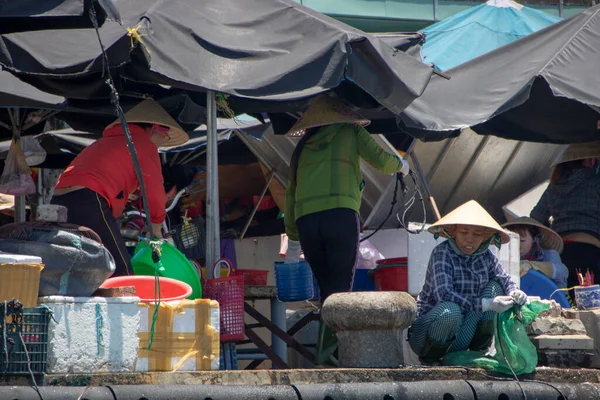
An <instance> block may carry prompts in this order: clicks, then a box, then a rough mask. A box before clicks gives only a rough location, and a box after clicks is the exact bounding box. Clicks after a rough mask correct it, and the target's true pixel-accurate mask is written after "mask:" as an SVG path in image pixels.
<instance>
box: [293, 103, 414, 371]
mask: <svg viewBox="0 0 600 400" xmlns="http://www.w3.org/2000/svg"><path fill="white" fill-rule="evenodd" d="M368 122H369V121H368V120H365V119H364V118H362V117H361V116H360V115H358V114H357V113H355V112H354V111H352V110H351V109H350V108H349V106H348V105H346V104H344V103H342V102H341V101H338V100H335V99H333V98H331V97H329V96H328V95H320V96H319V97H317V98H316V99H315V100H314V101H313V103H312V104H311V105H310V107H309V108H308V110H307V111H306V112H305V113H304V114H303V115H302V117H301V118H300V119H299V120H298V122H297V123H296V124H295V125H294V126H293V127H292V129H291V130H290V132H289V135H290V136H299V135H304V136H303V137H302V139H301V140H300V142H299V143H298V145H297V146H296V149H295V151H294V154H293V155H292V159H291V162H290V179H289V180H288V185H287V190H286V199H285V229H286V233H287V235H288V237H289V241H288V251H287V255H286V261H285V262H297V261H298V258H299V255H300V243H301V244H302V250H304V256H305V258H306V260H307V261H308V263H309V264H310V267H311V269H312V271H313V273H314V276H315V278H316V279H317V282H318V285H319V290H320V294H321V301H325V299H326V298H327V297H328V296H329V295H331V294H333V293H338V292H347V291H350V289H351V287H352V280H353V277H354V267H355V265H356V261H357V251H358V244H359V235H360V222H359V216H358V212H359V209H360V203H361V197H362V191H363V189H364V185H365V183H364V181H363V178H362V175H361V172H360V159H361V158H362V159H363V160H364V161H366V162H367V163H369V164H370V165H372V166H373V167H374V168H376V169H377V170H379V171H381V172H383V173H386V174H393V173H397V172H401V173H403V174H405V175H406V174H407V173H408V163H407V162H406V161H404V160H403V159H402V158H400V157H399V156H397V155H394V154H391V153H387V152H385V151H384V150H383V149H382V148H381V147H380V146H379V145H378V144H377V142H375V140H374V139H373V138H372V137H371V135H370V134H369V132H368V131H367V130H366V129H365V128H363V126H364V125H366V124H368ZM325 348H328V349H330V350H331V349H333V350H335V335H334V334H333V333H331V332H330V331H328V330H327V328H326V327H325V325H324V324H321V326H320V330H319V341H318V343H317V364H324V363H327V362H328V359H329V355H328V354H327V353H328V352H326V351H325V350H324V349H325Z"/></svg>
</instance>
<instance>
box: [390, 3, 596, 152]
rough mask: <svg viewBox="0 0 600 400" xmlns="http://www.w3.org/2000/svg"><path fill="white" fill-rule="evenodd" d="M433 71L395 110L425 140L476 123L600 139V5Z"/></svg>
mask: <svg viewBox="0 0 600 400" xmlns="http://www.w3.org/2000/svg"><path fill="white" fill-rule="evenodd" d="M446 73H447V74H448V75H450V76H451V77H452V79H451V80H449V81H447V80H445V79H442V78H440V77H435V78H434V79H432V80H431V83H430V84H429V86H428V87H427V90H426V91H425V93H424V94H423V96H421V97H420V98H419V99H417V100H416V101H415V102H413V103H412V104H411V105H410V107H408V108H407V109H406V110H405V111H404V112H403V113H402V114H400V115H399V116H398V117H397V120H398V125H399V127H400V128H402V129H403V130H405V131H407V132H408V133H410V134H411V135H413V136H415V137H417V138H420V139H423V140H442V139H444V138H447V137H450V136H454V135H457V134H458V133H459V132H460V129H462V128H466V127H472V129H473V130H474V131H476V132H477V133H479V134H485V135H496V136H500V137H504V138H508V139H517V140H523V141H534V142H548V143H557V144H563V143H575V142H586V141H593V140H598V138H600V136H599V135H600V113H599V112H598V111H599V110H600V6H595V7H592V8H590V9H588V10H585V11H583V12H582V13H580V14H577V15H575V16H573V17H571V18H569V19H566V20H564V21H560V22H557V23H556V24H554V25H552V26H550V27H548V28H545V29H543V30H540V31H538V32H536V33H533V34H531V35H529V36H527V37H525V38H523V39H520V40H517V41H515V42H513V43H510V44H508V45H506V46H504V47H501V48H499V49H497V50H495V51H493V52H490V53H487V54H486V55H483V56H481V57H479V58H476V59H474V60H472V61H470V62H467V63H465V64H463V65H461V66H459V67H457V68H454V69H451V70H449V71H446Z"/></svg>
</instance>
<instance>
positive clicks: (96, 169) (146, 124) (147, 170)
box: [51, 99, 189, 276]
mask: <svg viewBox="0 0 600 400" xmlns="http://www.w3.org/2000/svg"><path fill="white" fill-rule="evenodd" d="M125 119H126V121H127V123H128V126H129V131H130V133H131V137H132V140H133V143H134V146H135V149H136V151H137V155H138V158H139V160H140V166H141V169H142V174H143V176H144V178H143V179H144V185H145V187H146V193H147V196H148V204H149V207H150V218H151V220H152V233H153V235H154V236H155V237H159V238H161V237H162V230H161V227H162V223H163V221H164V220H165V189H164V187H163V176H162V172H161V163H160V157H159V154H158V148H159V147H166V146H176V145H179V144H182V143H185V142H186V141H188V140H189V137H188V135H187V133H186V132H185V131H184V130H183V128H181V126H179V124H178V123H177V122H176V121H175V120H174V119H173V118H171V116H170V115H169V114H168V113H167V112H166V111H165V109H163V108H162V107H161V106H160V105H159V104H158V103H156V102H155V101H154V100H152V99H147V100H144V101H143V102H141V103H140V104H138V105H137V106H135V107H134V108H132V109H131V110H130V111H128V112H127V113H126V114H125ZM138 187H139V181H138V179H137V176H136V174H135V171H134V169H133V161H132V160H131V155H130V153H129V150H128V149H127V144H126V139H125V135H124V134H123V130H122V128H121V123H120V121H119V120H117V121H115V122H113V123H112V124H110V125H109V126H107V127H106V129H105V130H104V132H103V133H102V138H101V139H98V140H97V141H95V142H94V143H93V144H91V145H90V146H88V147H86V148H85V149H84V150H83V151H82V152H81V153H80V154H79V155H78V156H77V157H75V159H74V160H73V162H71V164H70V165H69V166H68V167H67V168H66V169H65V170H64V172H63V173H62V174H61V175H60V177H59V178H58V183H57V184H56V187H55V189H54V195H53V197H52V200H51V203H52V204H57V205H62V206H65V207H67V209H68V212H67V222H69V223H73V224H77V225H83V226H86V227H88V228H90V229H92V230H94V231H95V232H96V233H97V234H98V236H100V239H102V243H103V244H104V246H105V247H106V248H107V249H108V251H110V253H111V254H112V256H113V258H114V259H115V265H116V268H115V273H114V274H113V276H123V275H131V274H133V270H132V268H131V261H130V259H129V255H128V253H127V248H126V247H125V242H124V240H123V238H122V236H121V231H120V227H119V224H118V222H117V218H118V217H119V216H120V215H121V214H122V213H123V210H124V209H125V205H126V204H127V200H128V198H129V195H130V194H132V193H133V192H135V191H136V189H137V188H138Z"/></svg>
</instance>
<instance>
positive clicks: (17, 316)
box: [0, 302, 51, 375]
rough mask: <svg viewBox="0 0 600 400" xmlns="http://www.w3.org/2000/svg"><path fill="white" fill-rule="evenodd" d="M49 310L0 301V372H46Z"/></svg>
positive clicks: (18, 373)
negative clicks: (17, 305) (22, 306)
mask: <svg viewBox="0 0 600 400" xmlns="http://www.w3.org/2000/svg"><path fill="white" fill-rule="evenodd" d="M5 304H7V307H5ZM50 313H51V311H50V310H49V309H48V308H47V307H35V308H18V307H15V306H14V303H13V302H8V303H5V302H1V303H0V375H2V374H6V375H22V374H30V373H32V374H34V375H41V374H43V373H45V372H46V359H47V356H48V323H49V322H50V317H51V315H50ZM30 370H31V371H30Z"/></svg>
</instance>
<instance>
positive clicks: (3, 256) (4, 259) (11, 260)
mask: <svg viewBox="0 0 600 400" xmlns="http://www.w3.org/2000/svg"><path fill="white" fill-rule="evenodd" d="M41 263H42V258H41V257H37V256H28V255H24V254H11V253H4V252H2V251H0V264H41Z"/></svg>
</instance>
